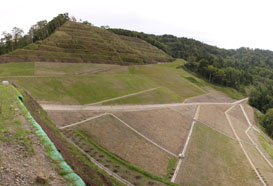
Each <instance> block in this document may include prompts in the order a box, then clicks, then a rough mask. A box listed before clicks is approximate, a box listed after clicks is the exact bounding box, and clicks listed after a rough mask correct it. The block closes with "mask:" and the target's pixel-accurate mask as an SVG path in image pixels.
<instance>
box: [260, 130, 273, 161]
mask: <svg viewBox="0 0 273 186" xmlns="http://www.w3.org/2000/svg"><path fill="white" fill-rule="evenodd" d="M259 140H260V143H261V144H262V146H263V148H264V149H265V150H266V152H267V153H268V154H269V155H270V157H271V158H272V159H273V146H272V145H271V144H270V143H269V141H268V140H267V139H266V138H265V137H264V136H263V135H261V134H259Z"/></svg>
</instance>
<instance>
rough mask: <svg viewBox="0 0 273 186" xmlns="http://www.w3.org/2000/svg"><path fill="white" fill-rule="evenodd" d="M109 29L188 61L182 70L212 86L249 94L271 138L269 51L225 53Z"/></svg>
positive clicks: (272, 67)
mask: <svg viewBox="0 0 273 186" xmlns="http://www.w3.org/2000/svg"><path fill="white" fill-rule="evenodd" d="M109 30H110V31H112V32H114V33H116V34H120V35H126V36H131V37H138V38H141V39H143V40H145V41H147V42H149V43H151V44H152V45H154V46H156V47H158V48H160V49H162V50H163V51H165V52H166V53H168V54H169V55H171V56H172V57H174V58H183V59H185V60H187V61H188V63H186V64H185V65H184V66H183V68H186V69H187V70H191V71H193V72H194V73H196V74H198V75H200V76H202V77H204V78H206V79H207V80H208V81H210V82H212V83H216V84H218V85H222V86H228V87H232V88H235V89H237V90H239V91H240V92H242V93H244V94H248V96H249V103H250V105H252V106H254V107H256V108H257V109H258V110H260V111H261V112H262V113H264V114H265V115H264V117H262V118H261V122H262V124H263V126H264V127H265V128H266V130H267V132H268V133H269V135H270V136H272V137H273V109H272V108H273V52H272V51H269V50H260V49H249V48H239V49H237V50H226V49H220V48H217V47H215V46H210V45H207V44H204V43H202V42H199V41H196V40H193V39H187V38H183V37H182V38H178V37H175V36H172V35H162V36H157V35H152V34H145V33H142V32H135V31H129V30H123V29H109ZM246 90H248V91H246Z"/></svg>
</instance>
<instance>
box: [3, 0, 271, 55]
mask: <svg viewBox="0 0 273 186" xmlns="http://www.w3.org/2000/svg"><path fill="white" fill-rule="evenodd" d="M271 7H272V3H271V2H270V1H268V0H259V1H258V0H248V1H246V0H206V1H204V0H190V1H189V0H169V1H166V0H165V1H161V0H157V1H156V0H149V1H147V0H138V1H128V0H115V1H111V0H108V1H107V0H92V1H90V0H77V1H68V0H66V1H65V0H58V1H56V0H55V1H53V0H47V1H35V0H27V1H22V0H21V1H19V0H14V1H3V2H1V6H0V31H10V30H11V29H12V28H13V27H14V26H17V27H20V28H23V29H24V31H25V32H27V30H28V29H29V27H30V26H31V25H32V24H34V23H36V22H37V21H39V20H43V19H47V20H50V19H52V18H53V17H54V16H56V15H57V14H58V13H64V12H68V13H69V14H70V15H74V16H75V17H76V18H78V19H79V18H81V19H82V20H88V21H90V22H92V23H94V24H95V25H97V26H100V25H110V26H111V27H119V28H126V29H132V30H137V31H143V32H148V33H155V34H165V33H166V34H173V35H176V36H180V37H182V36H184V37H190V38H194V39H197V40H200V41H203V42H206V43H209V44H212V45H217V46H218V47H222V48H238V47H241V46H246V47H251V48H263V49H271V50H273V38H272V36H271V34H272V33H273V27H272V24H271V18H272V17H273V11H271V10H270V9H271Z"/></svg>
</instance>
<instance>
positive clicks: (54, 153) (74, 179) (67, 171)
mask: <svg viewBox="0 0 273 186" xmlns="http://www.w3.org/2000/svg"><path fill="white" fill-rule="evenodd" d="M12 87H13V86H12ZM13 88H14V89H15V91H16V92H17V94H18V96H17V100H16V101H17V103H18V105H19V107H20V109H21V110H22V112H23V113H24V115H25V117H26V118H27V120H28V121H29V122H30V124H31V125H32V126H33V127H34V129H35V134H36V135H37V136H39V138H40V141H41V142H42V143H43V145H44V146H45V148H46V149H47V151H48V153H49V157H50V158H51V159H52V160H54V161H55V162H56V164H57V166H58V167H59V168H60V172H61V175H62V176H63V177H64V178H65V179H66V180H67V181H68V183H69V185H71V186H86V185H85V183H84V181H83V180H82V179H81V177H79V176H78V175H77V174H76V173H74V171H73V170H72V169H71V167H70V166H69V165H68V164H67V163H66V162H65V161H64V158H63V156H62V155H61V154H60V153H59V151H58V150H57V149H56V147H55V145H54V144H53V143H52V141H51V140H50V139H49V138H48V136H47V134H46V133H45V132H44V130H43V129H42V127H41V126H40V125H39V124H38V123H37V122H36V121H35V119H34V118H33V117H32V116H31V114H30V113H29V112H28V110H27V108H26V107H25V105H24V104H23V103H22V101H20V99H19V97H21V98H23V96H22V95H21V94H20V93H19V91H18V90H17V89H16V88H15V87H13Z"/></svg>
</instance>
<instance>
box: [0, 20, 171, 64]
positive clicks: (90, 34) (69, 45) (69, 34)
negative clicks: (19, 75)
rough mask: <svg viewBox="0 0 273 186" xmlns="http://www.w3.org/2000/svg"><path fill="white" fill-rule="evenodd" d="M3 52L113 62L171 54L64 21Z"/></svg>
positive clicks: (14, 57)
mask: <svg viewBox="0 0 273 186" xmlns="http://www.w3.org/2000/svg"><path fill="white" fill-rule="evenodd" d="M5 56H6V57H4V58H6V59H7V58H10V59H9V60H10V61H18V60H19V61H60V62H94V63H117V64H130V63H137V64H144V63H157V62H164V61H171V60H172V57H170V56H169V55H167V54H166V53H164V52H163V51H162V50H160V49H158V48H156V47H154V46H152V45H151V44H149V43H147V42H146V41H144V40H141V39H138V38H132V37H127V36H119V35H116V34H114V33H112V32H109V31H107V30H105V29H101V28H98V27H94V26H88V25H84V24H81V23H75V22H67V23H65V24H64V25H63V26H61V27H60V28H58V29H57V30H56V31H55V32H54V33H53V34H52V35H51V36H50V37H48V38H47V39H45V40H43V41H38V42H36V43H34V44H30V45H28V46H27V47H25V48H23V49H18V50H15V51H13V52H11V53H9V54H7V55H5ZM0 61H1V60H0Z"/></svg>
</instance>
